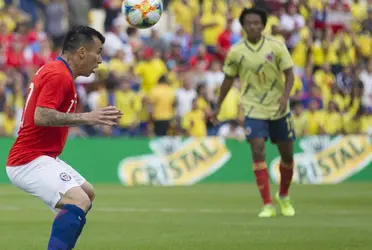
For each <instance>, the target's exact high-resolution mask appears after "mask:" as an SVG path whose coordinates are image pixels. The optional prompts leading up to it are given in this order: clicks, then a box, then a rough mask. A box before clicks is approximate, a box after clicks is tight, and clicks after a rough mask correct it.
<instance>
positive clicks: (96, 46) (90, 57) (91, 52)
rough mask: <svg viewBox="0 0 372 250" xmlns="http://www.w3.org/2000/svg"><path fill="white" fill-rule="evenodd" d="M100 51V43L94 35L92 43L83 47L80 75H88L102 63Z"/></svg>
mask: <svg viewBox="0 0 372 250" xmlns="http://www.w3.org/2000/svg"><path fill="white" fill-rule="evenodd" d="M101 53H102V43H101V41H100V40H99V39H98V38H96V37H94V41H93V43H92V44H91V45H89V46H87V48H85V53H84V56H83V58H82V62H81V71H82V72H81V75H82V76H90V74H92V73H94V70H95V69H97V68H98V65H99V64H101V63H102V56H101Z"/></svg>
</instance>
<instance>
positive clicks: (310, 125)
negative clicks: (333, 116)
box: [306, 99, 324, 135]
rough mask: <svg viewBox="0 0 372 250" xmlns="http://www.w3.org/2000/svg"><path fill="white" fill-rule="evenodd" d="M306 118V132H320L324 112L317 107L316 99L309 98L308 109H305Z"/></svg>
mask: <svg viewBox="0 0 372 250" xmlns="http://www.w3.org/2000/svg"><path fill="white" fill-rule="evenodd" d="M306 118H307V128H306V130H307V132H308V135H318V134H319V133H320V126H321V124H322V122H323V119H324V113H323V111H322V110H320V109H319V104H318V102H317V100H315V99H314V100H311V101H310V104H309V110H308V111H306Z"/></svg>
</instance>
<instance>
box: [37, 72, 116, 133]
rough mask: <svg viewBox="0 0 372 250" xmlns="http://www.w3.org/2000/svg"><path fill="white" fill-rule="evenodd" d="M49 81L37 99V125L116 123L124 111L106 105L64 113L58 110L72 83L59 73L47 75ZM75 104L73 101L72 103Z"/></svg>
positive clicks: (58, 125) (59, 125)
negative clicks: (78, 111)
mask: <svg viewBox="0 0 372 250" xmlns="http://www.w3.org/2000/svg"><path fill="white" fill-rule="evenodd" d="M45 79H48V81H47V82H45V83H43V84H40V85H39V88H41V90H40V93H39V96H38V99H37V101H36V109H35V113H34V122H35V125H36V126H53V127H62V126H78V125H83V124H87V125H98V124H99V125H111V126H112V125H115V124H116V120H117V119H120V118H121V115H122V113H121V112H120V111H119V110H117V109H116V107H105V108H100V109H97V110H94V111H92V112H88V113H76V114H74V113H64V112H60V111H58V109H59V108H60V106H61V104H62V103H63V101H64V99H65V96H66V94H67V93H68V91H69V88H71V83H70V82H68V80H66V79H65V78H63V77H62V78H61V76H60V75H59V74H54V75H48V76H45ZM72 105H73V103H72Z"/></svg>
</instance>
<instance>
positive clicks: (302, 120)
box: [292, 113, 307, 137]
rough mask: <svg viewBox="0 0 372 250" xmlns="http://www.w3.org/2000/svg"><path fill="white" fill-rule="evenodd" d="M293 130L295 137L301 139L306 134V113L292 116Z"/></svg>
mask: <svg viewBox="0 0 372 250" xmlns="http://www.w3.org/2000/svg"><path fill="white" fill-rule="evenodd" d="M292 120H293V128H294V131H295V134H296V137H303V136H305V135H306V134H307V117H306V113H301V114H300V115H295V114H293V115H292Z"/></svg>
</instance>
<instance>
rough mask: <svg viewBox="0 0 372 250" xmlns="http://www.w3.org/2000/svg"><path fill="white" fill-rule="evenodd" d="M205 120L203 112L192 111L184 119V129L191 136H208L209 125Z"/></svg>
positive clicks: (198, 110)
mask: <svg viewBox="0 0 372 250" xmlns="http://www.w3.org/2000/svg"><path fill="white" fill-rule="evenodd" d="M205 119H206V118H205V113H204V111H203V110H200V109H194V110H191V111H190V112H188V113H186V114H185V115H184V117H183V118H182V127H183V128H184V129H185V130H186V131H187V132H188V135H189V136H194V137H204V136H207V125H206V121H205Z"/></svg>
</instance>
